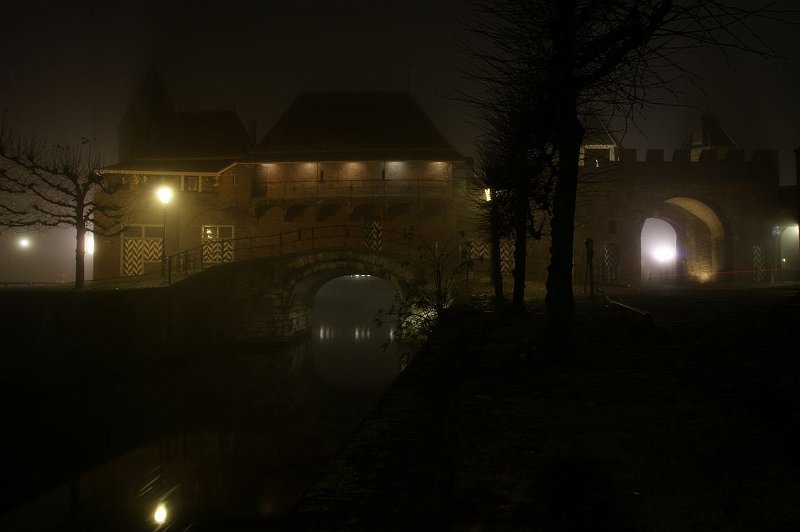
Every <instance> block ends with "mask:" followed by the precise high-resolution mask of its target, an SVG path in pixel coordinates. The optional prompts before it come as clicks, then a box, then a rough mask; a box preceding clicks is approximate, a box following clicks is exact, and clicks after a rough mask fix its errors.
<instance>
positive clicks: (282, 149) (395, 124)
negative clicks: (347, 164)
mask: <svg viewBox="0 0 800 532" xmlns="http://www.w3.org/2000/svg"><path fill="white" fill-rule="evenodd" d="M251 157H252V158H253V159H265V160H266V159H268V160H272V161H302V160H313V161H326V160H327V161H337V160H428V161H454V160H461V159H463V157H462V156H461V155H460V154H459V153H458V152H457V151H456V150H455V149H454V148H453V147H452V146H451V145H450V143H449V142H447V140H445V138H444V137H443V136H442V135H441V134H440V133H439V132H438V131H437V130H436V127H435V126H434V125H433V123H431V121H430V119H429V118H428V116H427V115H426V114H425V113H424V112H423V111H422V109H421V108H420V107H419V105H417V103H416V102H415V101H414V99H413V98H412V97H411V96H410V95H409V94H407V93H403V92H322V93H308V94H302V95H300V96H299V97H298V98H297V99H296V100H295V101H294V102H293V103H292V104H291V106H289V109H288V110H287V111H286V112H285V113H284V114H283V116H282V117H281V118H280V119H279V120H278V122H277V123H276V124H275V126H273V128H272V129H271V130H270V131H269V132H268V133H267V135H266V136H265V137H264V138H263V139H262V141H261V142H260V143H259V144H258V145H257V146H256V148H255V149H254V150H253V152H252V155H251Z"/></svg>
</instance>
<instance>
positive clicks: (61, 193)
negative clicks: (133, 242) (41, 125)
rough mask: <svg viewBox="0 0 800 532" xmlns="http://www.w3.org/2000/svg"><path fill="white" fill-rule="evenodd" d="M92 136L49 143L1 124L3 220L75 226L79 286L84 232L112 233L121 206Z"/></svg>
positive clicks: (17, 223) (3, 223) (7, 223)
mask: <svg viewBox="0 0 800 532" xmlns="http://www.w3.org/2000/svg"><path fill="white" fill-rule="evenodd" d="M99 168H101V164H100V160H99V158H98V156H97V154H96V153H95V152H94V151H93V150H92V144H91V142H89V140H88V139H82V140H81V142H80V143H79V144H77V145H74V146H59V145H56V146H49V145H48V144H47V143H45V142H44V141H43V140H41V139H39V138H37V137H35V136H23V135H21V134H19V133H18V132H17V131H15V130H13V129H11V128H10V127H8V124H7V122H6V120H5V117H4V119H3V122H2V124H0V226H5V227H11V228H14V227H36V228H48V227H72V228H74V229H75V233H76V244H75V288H82V287H83V286H84V280H85V265H84V263H85V255H86V235H87V234H88V233H100V234H111V233H112V232H113V231H114V229H115V226H116V225H118V224H117V223H116V222H117V221H118V220H119V219H120V217H121V215H122V212H123V209H122V207H121V206H120V205H118V204H116V203H114V202H113V201H112V196H111V195H112V194H113V192H114V191H115V189H114V187H113V186H112V185H110V184H109V182H108V180H107V179H106V178H105V177H104V176H103V174H102V173H101V172H100V171H99Z"/></svg>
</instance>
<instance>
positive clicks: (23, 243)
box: [18, 236, 31, 249]
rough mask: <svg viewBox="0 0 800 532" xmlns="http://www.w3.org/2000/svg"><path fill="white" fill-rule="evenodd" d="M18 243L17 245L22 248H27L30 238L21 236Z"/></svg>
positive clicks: (29, 245) (29, 244)
mask: <svg viewBox="0 0 800 532" xmlns="http://www.w3.org/2000/svg"><path fill="white" fill-rule="evenodd" d="M18 244H19V247H21V248H22V249H27V248H29V247H31V240H30V239H29V238H28V237H27V236H23V237H22V238H20V239H19V242H18Z"/></svg>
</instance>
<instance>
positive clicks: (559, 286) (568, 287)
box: [545, 0, 583, 345]
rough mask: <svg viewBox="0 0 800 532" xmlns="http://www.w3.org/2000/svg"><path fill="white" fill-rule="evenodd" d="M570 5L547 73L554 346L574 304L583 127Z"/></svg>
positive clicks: (559, 17) (563, 4)
mask: <svg viewBox="0 0 800 532" xmlns="http://www.w3.org/2000/svg"><path fill="white" fill-rule="evenodd" d="M575 7H576V3H575V0H563V1H560V2H558V3H557V4H556V6H555V8H556V20H555V22H556V25H557V29H558V31H557V33H556V35H557V37H556V40H555V42H554V45H555V50H554V52H555V53H554V56H553V64H552V72H553V77H554V81H555V83H554V86H555V91H556V92H555V94H556V95H557V99H556V102H557V103H556V107H555V113H556V127H557V129H556V135H557V137H556V146H555V148H556V151H557V153H558V173H557V176H556V183H555V190H554V197H553V216H552V218H551V219H550V228H551V243H550V265H549V266H548V268H547V283H546V287H547V295H546V296H545V304H546V306H547V311H548V316H549V318H550V320H549V321H550V327H549V329H550V334H551V335H553V340H554V341H555V343H556V344H559V345H564V344H565V343H566V342H567V340H568V337H569V329H570V321H571V318H572V309H573V307H574V306H575V300H574V298H573V294H572V263H573V243H574V238H575V198H576V196H577V191H578V172H579V167H578V159H579V157H580V149H581V143H582V142H583V127H582V126H581V123H580V121H579V120H578V107H577V106H578V95H579V88H578V87H577V80H576V79H575V72H576V64H575V63H576V59H575V49H574V46H575V43H574V41H573V39H574V37H575V32H576V28H575V24H576V21H575Z"/></svg>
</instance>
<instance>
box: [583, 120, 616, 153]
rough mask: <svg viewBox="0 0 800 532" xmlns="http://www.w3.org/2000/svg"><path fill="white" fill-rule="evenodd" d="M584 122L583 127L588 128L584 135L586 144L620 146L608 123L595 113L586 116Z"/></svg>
mask: <svg viewBox="0 0 800 532" xmlns="http://www.w3.org/2000/svg"><path fill="white" fill-rule="evenodd" d="M583 122H584V126H583V127H584V128H585V129H586V132H585V134H584V137H583V145H584V146H591V145H595V146H619V143H618V142H617V141H616V139H615V138H614V137H613V135H611V133H610V132H609V131H608V128H607V127H606V125H605V124H604V123H603V122H602V121H601V120H600V119H599V118H597V117H596V116H595V115H588V116H586V117H585V118H584V121H583Z"/></svg>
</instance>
